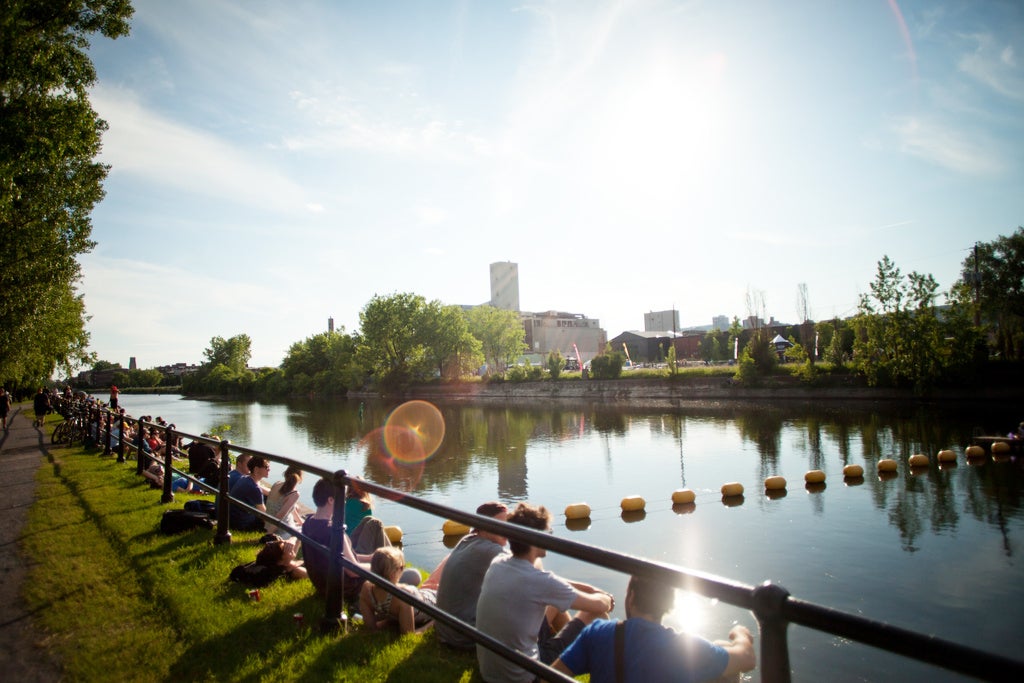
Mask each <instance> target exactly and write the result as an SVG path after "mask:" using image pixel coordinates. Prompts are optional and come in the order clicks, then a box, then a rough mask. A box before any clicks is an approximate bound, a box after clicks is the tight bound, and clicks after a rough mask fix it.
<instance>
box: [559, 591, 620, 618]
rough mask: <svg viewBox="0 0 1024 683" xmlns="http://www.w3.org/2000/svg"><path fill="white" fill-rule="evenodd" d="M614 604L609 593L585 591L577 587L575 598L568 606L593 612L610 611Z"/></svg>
mask: <svg viewBox="0 0 1024 683" xmlns="http://www.w3.org/2000/svg"><path fill="white" fill-rule="evenodd" d="M595 591H596V589H595ZM614 606H615V601H614V600H613V599H612V596H611V594H610V593H604V592H600V591H597V592H593V593H586V592H583V591H580V590H579V589H577V590H576V599H575V600H573V601H572V604H571V605H569V607H570V608H572V609H574V610H580V611H583V612H591V613H594V614H602V613H607V612H611V611H612V608H613V607H614Z"/></svg>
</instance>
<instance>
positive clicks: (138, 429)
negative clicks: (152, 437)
mask: <svg viewBox="0 0 1024 683" xmlns="http://www.w3.org/2000/svg"><path fill="white" fill-rule="evenodd" d="M143 438H144V435H143V433H142V420H136V421H135V474H137V475H139V476H140V477H141V476H142V470H143V469H145V465H144V464H143V462H142V458H143V455H144V453H143V452H142V441H143Z"/></svg>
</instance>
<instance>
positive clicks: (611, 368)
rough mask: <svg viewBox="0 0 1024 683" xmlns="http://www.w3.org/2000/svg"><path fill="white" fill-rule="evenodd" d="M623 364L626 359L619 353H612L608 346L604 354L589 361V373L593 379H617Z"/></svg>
mask: <svg viewBox="0 0 1024 683" xmlns="http://www.w3.org/2000/svg"><path fill="white" fill-rule="evenodd" d="M625 362H626V357H625V356H624V355H623V354H622V353H621V352H620V351H612V347H611V345H610V344H609V345H607V346H606V347H605V350H604V353H602V354H600V355H599V356H594V358H592V359H591V361H590V372H591V374H592V375H593V377H594V379H617V378H618V377H620V376H621V375H622V366H623V365H624V364H625Z"/></svg>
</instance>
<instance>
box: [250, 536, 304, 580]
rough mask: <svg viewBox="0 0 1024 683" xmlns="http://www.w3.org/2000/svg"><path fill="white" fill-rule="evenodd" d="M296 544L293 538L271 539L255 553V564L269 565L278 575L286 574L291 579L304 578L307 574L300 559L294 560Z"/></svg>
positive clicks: (296, 550) (296, 551) (296, 549)
mask: <svg viewBox="0 0 1024 683" xmlns="http://www.w3.org/2000/svg"><path fill="white" fill-rule="evenodd" d="M297 553H298V546H297V543H296V539H295V538H290V539H288V540H287V541H271V542H270V543H267V544H266V545H264V546H263V548H262V549H261V550H260V551H259V553H257V555H256V564H258V565H260V566H263V567H271V568H272V569H273V571H275V572H280V574H279V575H280V576H287V577H288V578H289V579H292V580H293V581H294V580H296V579H305V578H307V576H308V574H307V573H306V568H305V567H304V566H303V564H302V561H301V560H296V559H295V555H296V554H297Z"/></svg>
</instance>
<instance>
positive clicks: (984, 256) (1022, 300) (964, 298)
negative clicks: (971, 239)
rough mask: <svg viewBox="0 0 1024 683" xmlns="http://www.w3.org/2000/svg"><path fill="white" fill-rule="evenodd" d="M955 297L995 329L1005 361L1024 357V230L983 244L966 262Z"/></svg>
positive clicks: (1021, 229)
mask: <svg viewBox="0 0 1024 683" xmlns="http://www.w3.org/2000/svg"><path fill="white" fill-rule="evenodd" d="M952 295H953V298H954V299H955V300H956V301H958V302H960V303H961V304H963V305H964V306H967V307H969V308H971V310H975V309H976V310H977V312H978V314H979V317H980V318H981V320H982V322H983V323H985V324H986V325H988V326H989V327H990V328H991V329H992V332H993V335H994V337H995V346H996V350H997V351H998V352H999V354H1000V355H1001V356H1002V357H1003V358H1006V359H1008V360H1020V359H1022V358H1024V228H1022V227H1018V228H1017V230H1016V232H1014V233H1013V234H1012V235H1010V236H1008V237H999V238H997V239H995V240H993V241H991V242H979V243H978V244H977V245H976V250H975V252H973V253H971V254H970V255H969V256H968V257H967V258H965V259H964V262H963V266H962V269H961V274H960V279H959V280H957V282H956V283H955V284H954V285H953V289H952ZM975 295H977V301H975Z"/></svg>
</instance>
